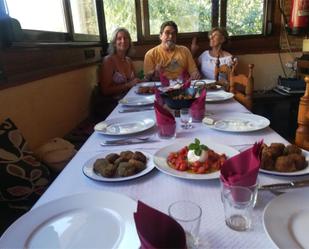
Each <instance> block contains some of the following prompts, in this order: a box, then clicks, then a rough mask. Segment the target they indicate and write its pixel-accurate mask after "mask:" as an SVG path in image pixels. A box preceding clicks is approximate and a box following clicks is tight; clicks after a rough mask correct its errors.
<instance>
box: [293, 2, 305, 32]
mask: <svg viewBox="0 0 309 249" xmlns="http://www.w3.org/2000/svg"><path fill="white" fill-rule="evenodd" d="M289 28H290V29H291V32H292V34H295V35H296V34H301V33H308V30H309V0H292V9H291V18H290V21H289Z"/></svg>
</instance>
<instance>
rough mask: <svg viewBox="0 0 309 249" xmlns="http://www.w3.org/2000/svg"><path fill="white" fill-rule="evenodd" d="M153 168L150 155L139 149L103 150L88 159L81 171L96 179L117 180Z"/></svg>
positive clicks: (134, 176) (122, 179)
mask: <svg viewBox="0 0 309 249" xmlns="http://www.w3.org/2000/svg"><path fill="white" fill-rule="evenodd" d="M153 168H154V163H153V160H152V155H150V154H148V153H145V152H140V151H129V150H127V151H119V152H112V153H111V152H110V151H108V152H105V153H104V152H103V153H101V154H98V155H96V156H94V157H93V158H91V159H89V160H88V161H87V162H86V163H85V165H84V166H83V173H84V174H85V175H86V176H87V177H89V178H91V179H93V180H96V181H104V182H119V181H126V180H131V179H134V178H137V177H140V176H143V175H145V174H147V173H149V172H150V171H151V170H152V169H153Z"/></svg>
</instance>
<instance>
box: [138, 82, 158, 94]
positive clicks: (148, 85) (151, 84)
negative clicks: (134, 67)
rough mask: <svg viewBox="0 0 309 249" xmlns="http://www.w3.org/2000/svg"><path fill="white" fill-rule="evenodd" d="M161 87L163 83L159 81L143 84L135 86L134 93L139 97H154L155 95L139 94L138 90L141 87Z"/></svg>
mask: <svg viewBox="0 0 309 249" xmlns="http://www.w3.org/2000/svg"><path fill="white" fill-rule="evenodd" d="M160 86H161V82H159V81H152V82H143V83H140V84H137V85H136V86H135V88H136V89H135V90H134V92H135V93H136V94H139V95H153V94H154V93H139V92H138V89H139V87H160Z"/></svg>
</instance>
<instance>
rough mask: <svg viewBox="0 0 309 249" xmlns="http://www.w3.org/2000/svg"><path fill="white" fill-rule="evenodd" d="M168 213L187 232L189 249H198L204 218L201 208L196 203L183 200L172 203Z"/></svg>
mask: <svg viewBox="0 0 309 249" xmlns="http://www.w3.org/2000/svg"><path fill="white" fill-rule="evenodd" d="M168 213H169V216H170V217H172V218H173V219H174V220H176V221H177V222H178V223H179V224H180V225H181V226H182V227H183V229H184V230H185V233H186V242H187V248H188V249H195V248H198V246H199V231H200V224H201V217H202V209H201V207H200V206H199V205H197V204H196V203H194V202H191V201H186V200H182V201H177V202H174V203H172V204H171V205H170V206H169V208H168Z"/></svg>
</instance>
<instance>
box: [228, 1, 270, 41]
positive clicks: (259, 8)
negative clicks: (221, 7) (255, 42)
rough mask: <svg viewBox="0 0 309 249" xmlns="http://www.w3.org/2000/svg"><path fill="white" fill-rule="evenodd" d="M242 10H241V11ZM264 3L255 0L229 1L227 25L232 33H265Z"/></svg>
mask: <svg viewBox="0 0 309 249" xmlns="http://www.w3.org/2000/svg"><path fill="white" fill-rule="evenodd" d="M240 10H241V11H240ZM263 10H264V3H263V1H261V0H254V1H242V0H241V1H235V0H234V1H227V15H226V16H227V18H226V19H227V20H226V27H227V30H228V32H229V33H230V34H231V35H261V34H263V20H264V18H263V17H264V12H263Z"/></svg>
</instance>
